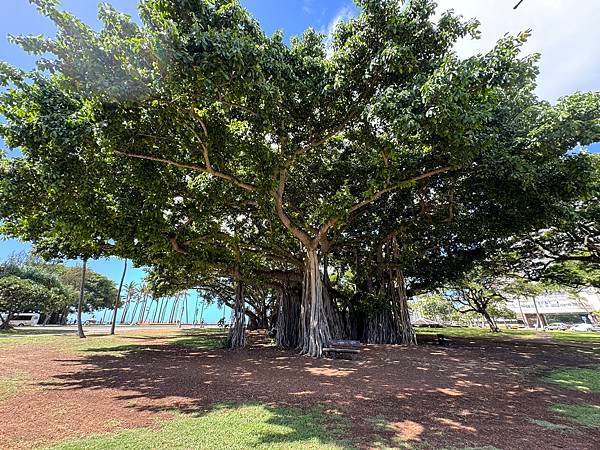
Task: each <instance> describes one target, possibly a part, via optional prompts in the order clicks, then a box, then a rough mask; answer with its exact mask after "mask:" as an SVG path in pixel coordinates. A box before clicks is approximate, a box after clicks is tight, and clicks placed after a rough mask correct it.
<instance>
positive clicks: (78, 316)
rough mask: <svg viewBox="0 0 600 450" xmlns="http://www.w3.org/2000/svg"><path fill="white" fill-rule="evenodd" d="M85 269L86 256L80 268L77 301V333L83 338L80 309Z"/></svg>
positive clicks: (81, 306)
mask: <svg viewBox="0 0 600 450" xmlns="http://www.w3.org/2000/svg"><path fill="white" fill-rule="evenodd" d="M86 270H87V258H84V259H83V267H82V269H81V285H80V287H79V301H78V302H77V334H78V335H79V337H80V338H85V333H84V332H83V323H81V310H82V308H83V296H84V290H85V272H86Z"/></svg>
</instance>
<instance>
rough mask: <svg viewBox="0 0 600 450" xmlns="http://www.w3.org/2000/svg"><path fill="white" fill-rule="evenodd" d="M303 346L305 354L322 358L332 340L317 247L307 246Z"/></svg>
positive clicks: (303, 301)
mask: <svg viewBox="0 0 600 450" xmlns="http://www.w3.org/2000/svg"><path fill="white" fill-rule="evenodd" d="M302 289H303V292H302V309H301V316H302V317H301V325H302V340H301V344H302V348H301V352H302V354H304V355H308V356H314V357H317V358H320V357H321V356H323V348H324V347H326V346H327V345H328V342H329V341H330V340H331V332H330V330H329V323H328V320H327V316H326V314H325V307H324V304H323V283H322V280H321V270H320V267H319V255H318V250H317V249H316V248H307V250H306V259H305V263H304V284H303V286H302Z"/></svg>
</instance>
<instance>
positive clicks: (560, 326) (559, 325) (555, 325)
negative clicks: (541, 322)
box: [544, 322, 569, 331]
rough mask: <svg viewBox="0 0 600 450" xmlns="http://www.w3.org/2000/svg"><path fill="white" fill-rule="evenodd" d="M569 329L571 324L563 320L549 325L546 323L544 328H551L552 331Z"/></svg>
mask: <svg viewBox="0 0 600 450" xmlns="http://www.w3.org/2000/svg"><path fill="white" fill-rule="evenodd" d="M568 329H569V326H568V325H567V324H566V323H562V322H556V323H551V324H548V325H546V326H545V327H544V330H550V331H552V330H554V331H557V330H560V331H565V330H568Z"/></svg>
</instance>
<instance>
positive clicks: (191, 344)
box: [0, 329, 225, 355]
mask: <svg viewBox="0 0 600 450" xmlns="http://www.w3.org/2000/svg"><path fill="white" fill-rule="evenodd" d="M224 339H225V337H224V334H223V331H222V330H216V329H195V330H179V329H174V330H135V329H132V330H122V331H120V332H118V333H117V334H116V335H112V336H111V335H99V334H88V336H87V337H86V338H85V339H80V338H79V337H77V336H76V335H74V334H72V333H71V334H68V335H64V334H51V333H48V334H46V333H30V332H29V330H25V331H20V330H14V331H11V332H9V333H5V334H2V335H0V348H2V349H9V348H17V347H19V346H25V345H35V346H38V347H39V346H44V347H48V348H50V349H53V350H59V351H63V352H90V353H104V354H113V355H122V354H124V353H126V352H132V351H139V350H143V349H145V348H149V347H150V346H154V347H155V346H160V345H175V346H178V347H184V348H193V349H204V350H209V349H215V348H220V347H223V343H224Z"/></svg>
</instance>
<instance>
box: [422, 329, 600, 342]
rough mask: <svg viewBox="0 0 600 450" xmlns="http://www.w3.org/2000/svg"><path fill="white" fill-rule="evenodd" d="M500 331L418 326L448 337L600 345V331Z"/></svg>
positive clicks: (428, 331) (424, 333)
mask: <svg viewBox="0 0 600 450" xmlns="http://www.w3.org/2000/svg"><path fill="white" fill-rule="evenodd" d="M500 330H501V331H500V333H492V332H490V330H489V329H487V328H466V327H465V328H460V327H457V328H455V327H447V328H416V332H417V335H419V334H420V335H432V334H438V333H440V334H443V335H445V336H448V337H459V338H465V339H469V338H489V339H507V338H515V339H519V338H521V339H536V338H543V339H548V338H550V339H551V340H552V341H555V342H558V343H577V344H591V345H596V344H598V345H600V333H597V332H576V331H536V330H533V329H527V328H525V329H515V330H512V329H505V328H501V329H500Z"/></svg>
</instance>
